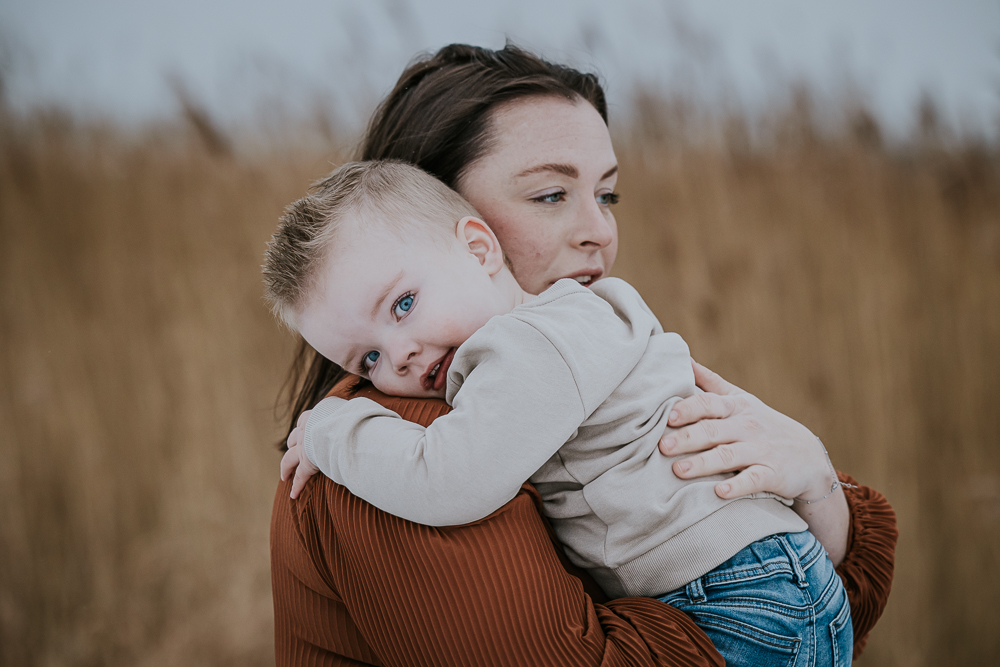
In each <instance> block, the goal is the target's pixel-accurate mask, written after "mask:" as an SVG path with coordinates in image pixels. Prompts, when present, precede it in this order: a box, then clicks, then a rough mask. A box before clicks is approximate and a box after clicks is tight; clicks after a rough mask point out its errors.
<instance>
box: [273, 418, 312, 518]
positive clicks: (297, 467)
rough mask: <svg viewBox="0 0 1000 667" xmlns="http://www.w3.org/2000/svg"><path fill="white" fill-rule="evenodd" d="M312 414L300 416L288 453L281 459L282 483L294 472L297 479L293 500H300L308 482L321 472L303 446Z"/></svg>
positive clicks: (289, 441)
mask: <svg viewBox="0 0 1000 667" xmlns="http://www.w3.org/2000/svg"><path fill="white" fill-rule="evenodd" d="M310 412H312V411H311V410H306V411H305V412H303V413H302V414H301V415H300V416H299V421H298V422H297V424H296V426H295V428H294V429H292V432H291V433H290V434H289V436H288V441H287V442H288V451H287V452H285V455H284V456H283V457H281V481H282V482H284V481H285V480H286V479H288V476H289V475H291V474H292V472H293V471H294V472H295V478H294V479H293V480H292V493H291V496H292V498H298V497H299V493H300V492H301V491H302V489H303V487H305V485H306V481H307V480H308V479H309V478H310V477H312V476H313V475H315V474H316V473H318V472H319V468H317V467H316V466H314V465H313V464H312V463H311V462H310V461H309V457H307V456H306V452H305V448H304V447H303V446H302V441H303V439H304V438H305V435H306V422H307V421H309V413H310Z"/></svg>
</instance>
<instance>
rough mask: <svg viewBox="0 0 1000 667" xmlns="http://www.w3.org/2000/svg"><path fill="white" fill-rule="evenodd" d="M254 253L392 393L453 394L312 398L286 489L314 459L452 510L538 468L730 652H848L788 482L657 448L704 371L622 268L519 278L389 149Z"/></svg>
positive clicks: (845, 620) (600, 554) (448, 514)
mask: <svg viewBox="0 0 1000 667" xmlns="http://www.w3.org/2000/svg"><path fill="white" fill-rule="evenodd" d="M264 274H265V282H266V284H267V295H268V298H269V299H270V300H271V302H272V303H273V305H274V309H275V311H276V313H277V314H278V315H279V316H280V317H281V318H282V319H283V320H284V321H285V322H286V323H288V324H289V325H290V326H291V327H292V328H294V329H296V330H297V331H298V332H299V333H301V334H302V336H303V337H304V338H305V339H306V340H307V341H308V342H309V343H310V344H311V345H312V346H313V347H314V348H315V349H316V350H317V351H318V352H320V353H321V354H323V355H324V356H326V357H328V358H329V359H331V360H332V361H334V362H335V363H337V364H339V365H341V366H342V367H343V368H345V369H347V370H350V371H352V372H354V373H357V374H358V375H360V376H362V377H366V378H368V379H370V380H371V382H372V383H373V384H374V385H375V387H376V388H378V389H379V390H381V391H382V392H384V393H386V394H390V395H398V396H416V397H419V396H428V397H442V398H444V399H445V400H446V401H447V402H448V404H449V405H451V406H452V411H451V412H450V413H448V414H447V415H444V416H442V417H439V418H438V419H437V420H435V421H434V422H433V423H432V424H431V425H430V426H429V427H427V428H424V427H421V426H418V425H416V424H413V423H410V422H407V421H404V420H403V419H401V418H400V417H399V416H398V415H396V414H395V413H393V412H392V411H390V410H387V409H385V408H383V407H381V406H380V405H378V404H377V403H375V402H373V401H370V400H368V399H364V398H356V399H352V400H343V399H339V398H327V399H325V400H323V401H322V402H320V403H319V404H318V405H317V406H316V407H315V409H313V410H312V411H311V413H308V415H304V416H303V418H302V419H300V421H299V428H297V429H296V430H295V431H294V432H293V433H292V435H291V436H290V438H289V445H290V448H289V450H288V452H287V454H286V455H285V458H284V459H283V461H282V478H283V479H284V478H286V477H287V475H288V474H289V473H290V472H291V471H292V470H293V469H294V470H295V477H296V479H295V484H294V487H293V488H294V490H293V495H295V494H297V493H298V491H299V490H300V489H301V488H302V484H303V483H304V481H305V479H307V478H308V476H309V475H311V474H312V473H313V472H315V471H316V467H318V468H319V470H321V471H322V472H323V473H325V474H326V475H328V476H329V477H330V478H331V479H333V480H334V481H336V482H337V483H339V484H343V485H345V486H346V487H347V488H349V489H350V490H351V491H352V492H353V493H354V494H356V495H358V496H360V497H361V498H363V499H365V500H367V501H368V502H370V503H372V504H374V505H375V506H377V507H379V508H381V509H383V510H385V511H387V512H390V513H392V514H395V515H398V516H401V517H403V518H406V519H409V520H411V521H415V522H419V523H423V524H428V525H432V526H448V525H457V524H464V523H469V522H473V521H476V520H479V519H482V518H484V517H486V516H487V515H489V514H490V513H492V512H493V511H495V510H497V509H498V508H500V507H501V506H502V505H504V504H505V503H506V502H507V501H509V500H510V499H511V498H513V497H514V495H515V494H516V493H517V492H518V490H519V489H520V487H521V484H522V483H523V482H524V481H525V480H526V479H530V481H531V482H532V483H533V484H534V485H535V487H536V488H537V489H538V491H539V493H540V494H541V496H542V498H543V501H544V509H545V512H546V514H547V515H548V517H549V518H550V519H551V521H552V524H553V527H554V528H555V530H556V533H557V534H558V536H559V539H560V540H561V541H562V542H563V544H565V545H566V551H567V553H568V555H569V557H570V559H571V560H572V561H573V562H574V563H576V564H578V565H580V566H583V567H585V568H586V569H587V570H588V571H589V572H590V573H591V575H593V577H594V579H595V580H597V582H598V583H599V584H600V585H601V586H602V587H603V588H604V590H605V591H606V592H607V593H608V595H609V596H611V597H621V596H628V595H644V596H652V597H656V598H659V599H661V600H663V601H664V602H667V603H669V604H672V605H674V606H677V607H679V608H681V609H683V610H684V611H686V612H688V613H689V614H690V615H691V616H692V617H693V618H694V620H695V621H696V622H697V623H698V624H699V625H700V626H701V627H702V628H703V629H704V630H705V631H706V632H707V633H708V635H709V636H710V637H711V639H712V640H713V642H714V643H715V645H716V647H717V648H718V649H719V651H720V652H721V653H722V654H723V656H724V657H725V658H726V660H727V663H728V664H747V665H765V664H768V665H769V664H783V665H792V664H795V665H799V664H801V665H806V664H808V665H834V664H836V665H846V664H850V660H851V650H852V641H853V638H852V632H851V623H850V607H849V605H848V602H847V596H846V593H845V591H844V589H843V586H842V584H841V582H840V579H839V577H838V576H837V575H836V573H835V572H834V568H833V564H832V563H831V562H830V561H829V559H828V558H827V557H826V554H825V552H824V550H823V548H822V546H821V545H820V544H819V543H818V542H817V541H816V540H815V538H813V536H812V535H811V534H810V533H809V532H808V531H807V530H806V524H805V522H804V521H803V520H802V519H801V518H800V517H799V516H798V515H797V514H796V513H795V512H794V511H792V510H791V509H790V508H789V505H790V504H791V501H788V500H785V499H782V498H779V497H777V496H773V495H771V494H754V495H752V496H747V497H743V498H738V499H733V500H724V499H721V498H719V497H718V496H717V495H716V494H715V491H714V487H715V484H716V482H718V480H719V479H722V478H724V477H727V475H716V476H711V477H705V478H700V479H694V480H681V479H679V478H677V477H676V476H675V475H674V474H673V472H672V470H671V465H672V463H673V460H674V459H673V458H671V457H666V456H663V455H661V454H660V452H659V451H658V447H657V445H658V442H659V439H660V437H661V436H662V435H663V433H664V431H665V430H666V422H667V417H668V415H669V412H670V409H671V407H672V406H673V405H674V403H675V402H676V401H678V400H680V399H681V398H683V397H686V396H690V395H691V394H692V393H694V392H696V391H697V389H696V387H695V382H694V374H693V371H692V366H691V364H692V362H691V358H690V356H689V353H688V348H687V346H686V345H685V343H684V341H683V340H682V339H681V337H680V336H678V335H677V334H674V333H664V332H663V330H662V328H661V327H660V324H659V322H658V321H657V319H656V317H655V316H654V315H653V313H652V312H651V311H650V310H649V308H648V307H647V306H646V304H645V303H643V301H642V299H641V298H640V297H639V295H638V293H636V291H635V290H634V289H633V288H632V287H631V286H629V285H628V284H627V283H625V282H623V281H621V280H618V279H614V278H606V279H604V280H601V281H599V282H597V283H595V284H594V285H593V286H590V287H584V286H583V285H581V284H579V283H577V282H576V281H573V280H569V279H563V280H559V281H557V282H556V283H555V284H553V285H552V286H551V287H550V288H549V289H547V290H545V291H544V292H543V293H542V294H539V295H531V294H527V293H525V292H524V291H523V290H522V289H521V288H520V287H519V286H518V284H517V282H516V280H515V279H514V277H513V275H512V274H511V272H510V270H509V269H508V267H507V266H506V265H505V263H504V259H503V253H502V251H501V248H500V245H499V243H498V241H497V239H496V236H494V234H493V232H492V231H491V230H490V229H489V227H488V226H487V225H486V224H485V223H484V222H483V221H482V220H480V219H479V218H478V215H477V214H476V212H475V210H474V209H473V208H472V207H471V205H470V204H468V203H467V202H466V201H465V200H464V199H462V198H461V197H460V196H459V195H458V194H457V193H455V192H454V191H453V190H451V189H449V188H448V187H446V186H445V185H444V184H442V183H440V182H439V181H437V180H436V179H434V178H432V177H431V176H429V175H427V174H426V173H424V172H422V171H421V170H419V169H417V168H416V167H412V166H409V165H405V164H402V163H398V162H368V163H350V164H346V165H344V166H342V167H340V168H339V169H337V170H335V171H334V172H333V173H331V174H330V175H329V176H328V177H327V178H326V179H324V180H323V181H320V182H319V183H317V184H316V185H315V186H314V189H313V194H311V195H309V196H307V197H305V198H303V199H301V200H299V201H297V202H295V203H294V204H292V205H291V206H290V207H289V208H288V210H287V211H286V213H285V215H284V217H283V218H282V221H281V224H280V226H279V228H278V231H277V232H276V234H275V235H274V238H273V239H272V241H271V243H270V245H269V247H268V250H267V256H266V263H265V266H264ZM300 442H301V445H300V444H299V443H300Z"/></svg>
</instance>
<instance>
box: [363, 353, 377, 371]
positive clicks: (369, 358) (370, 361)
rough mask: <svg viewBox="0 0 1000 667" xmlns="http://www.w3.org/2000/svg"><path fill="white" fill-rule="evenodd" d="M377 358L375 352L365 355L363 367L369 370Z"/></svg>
mask: <svg viewBox="0 0 1000 667" xmlns="http://www.w3.org/2000/svg"><path fill="white" fill-rule="evenodd" d="M378 357H379V354H378V352H376V351H375V350H372V351H371V352H369V353H368V354H366V355H365V366H367V367H369V368H371V367H372V366H374V365H375V362H376V361H378Z"/></svg>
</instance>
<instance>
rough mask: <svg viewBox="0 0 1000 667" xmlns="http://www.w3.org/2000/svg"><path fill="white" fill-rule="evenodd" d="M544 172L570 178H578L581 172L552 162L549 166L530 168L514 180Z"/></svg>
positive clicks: (570, 166) (568, 165) (542, 165)
mask: <svg viewBox="0 0 1000 667" xmlns="http://www.w3.org/2000/svg"><path fill="white" fill-rule="evenodd" d="M543 171H554V172H556V173H559V174H563V175H564V176H569V177H570V178H577V177H578V176H579V175H580V172H579V171H577V169H576V167H574V166H573V165H571V164H558V163H555V162H552V163H549V164H540V165H538V166H536V167H528V168H527V169H525V170H524V171H522V172H521V173H520V174H518V175H517V176H515V177H514V178H521V177H523V176H530V175H531V174H538V173H541V172H543Z"/></svg>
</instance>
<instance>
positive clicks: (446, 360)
mask: <svg viewBox="0 0 1000 667" xmlns="http://www.w3.org/2000/svg"><path fill="white" fill-rule="evenodd" d="M454 357H455V348H451V349H450V350H448V354H446V355H444V356H443V357H441V358H440V359H438V360H437V361H435V362H434V363H433V364H431V365H430V367H429V368H428V369H427V372H426V373H424V376H423V377H422V378H420V384H422V385H423V387H424V389H426V390H428V391H431V390H434V391H441V389H442V388H443V387H444V385H445V383H446V382H447V380H448V367H449V366H451V360H452V359H453V358H454ZM435 368H437V372H435V373H434V374H433V376H432V375H431V373H432V372H433V371H434V369H435Z"/></svg>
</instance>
